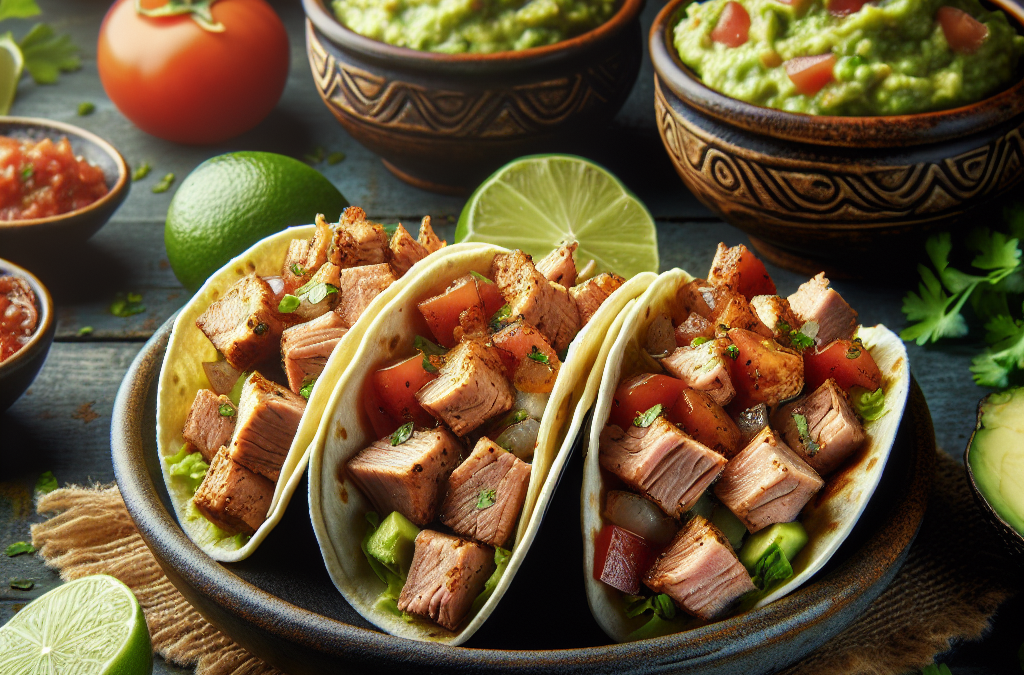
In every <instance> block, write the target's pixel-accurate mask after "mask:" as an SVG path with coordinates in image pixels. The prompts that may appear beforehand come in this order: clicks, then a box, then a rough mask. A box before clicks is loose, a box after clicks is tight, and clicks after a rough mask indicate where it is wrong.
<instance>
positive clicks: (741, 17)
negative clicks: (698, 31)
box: [711, 0, 750, 47]
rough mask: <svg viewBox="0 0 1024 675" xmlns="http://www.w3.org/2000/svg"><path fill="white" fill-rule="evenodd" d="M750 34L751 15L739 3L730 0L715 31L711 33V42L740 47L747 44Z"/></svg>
mask: <svg viewBox="0 0 1024 675" xmlns="http://www.w3.org/2000/svg"><path fill="white" fill-rule="evenodd" d="M749 33H750V15H749V14H747V10H745V9H744V8H743V5H741V4H740V3H738V2H734V1H732V0H730V2H727V3H725V9H723V10H722V14H721V16H719V17H718V23H717V24H715V29H714V30H712V31H711V40H712V41H713V42H719V43H721V44H723V45H725V46H726V47H739V46H740V45H742V44H746V42H747V37H748V35H749Z"/></svg>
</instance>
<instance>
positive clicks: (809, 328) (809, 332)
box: [800, 321, 819, 340]
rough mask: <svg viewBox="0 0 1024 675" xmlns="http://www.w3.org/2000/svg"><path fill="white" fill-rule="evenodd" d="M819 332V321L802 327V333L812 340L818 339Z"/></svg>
mask: <svg viewBox="0 0 1024 675" xmlns="http://www.w3.org/2000/svg"><path fill="white" fill-rule="evenodd" d="M818 330H819V326H818V322H817V321H808V322H807V323H805V324H804V325H802V326H800V332H801V333H803V334H804V335H806V336H807V337H809V338H811V339H812V340H813V339H814V338H816V337H818Z"/></svg>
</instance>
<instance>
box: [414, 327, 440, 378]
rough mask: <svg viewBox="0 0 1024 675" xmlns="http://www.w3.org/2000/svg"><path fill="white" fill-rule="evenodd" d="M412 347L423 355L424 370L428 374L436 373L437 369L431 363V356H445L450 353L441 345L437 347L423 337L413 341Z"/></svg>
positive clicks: (418, 336) (420, 336)
mask: <svg viewBox="0 0 1024 675" xmlns="http://www.w3.org/2000/svg"><path fill="white" fill-rule="evenodd" d="M412 346H413V347H414V348H415V349H416V350H417V351H419V352H421V353H422V354H423V370H425V371H427V372H428V373H436V372H437V368H435V367H434V364H432V363H431V362H430V357H431V356H444V355H445V354H447V353H448V350H447V349H445V348H444V347H441V346H440V345H436V344H434V343H433V342H431V341H430V340H428V339H427V338H425V337H423V336H422V335H417V336H416V337H415V338H414V339H413V341H412Z"/></svg>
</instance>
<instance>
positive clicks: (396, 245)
mask: <svg viewBox="0 0 1024 675" xmlns="http://www.w3.org/2000/svg"><path fill="white" fill-rule="evenodd" d="M388 247H389V248H390V249H391V267H392V268H393V269H394V270H395V275H397V276H399V277H401V276H403V275H404V274H405V273H406V272H408V271H409V268H411V267H412V266H413V265H415V264H416V263H418V262H419V261H421V260H423V259H424V258H426V257H427V256H428V255H430V251H428V250H427V247H426V246H424V245H423V244H421V243H419V242H418V241H416V240H415V239H413V238H412V235H411V234H409V230H407V229H405V227H404V226H403V225H402V224H401V223H399V224H398V227H397V228H396V229H395V233H394V234H392V235H391V243H390V244H388Z"/></svg>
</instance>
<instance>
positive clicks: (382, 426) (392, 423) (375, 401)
mask: <svg viewBox="0 0 1024 675" xmlns="http://www.w3.org/2000/svg"><path fill="white" fill-rule="evenodd" d="M363 410H364V411H366V416H367V417H369V418H370V426H372V427H373V433H374V434H375V435H376V436H377V438H384V437H385V436H387V435H388V434H392V433H394V432H395V429H397V428H398V427H400V426H402V424H403V422H400V421H399V420H397V419H395V418H394V417H392V416H391V415H390V414H389V413H388V411H387V409H386V408H385V407H384V400H383V399H382V398H381V396H380V394H378V393H377V388H376V387H374V386H373V385H372V384H370V386H368V387H366V391H365V393H364V394H363Z"/></svg>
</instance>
